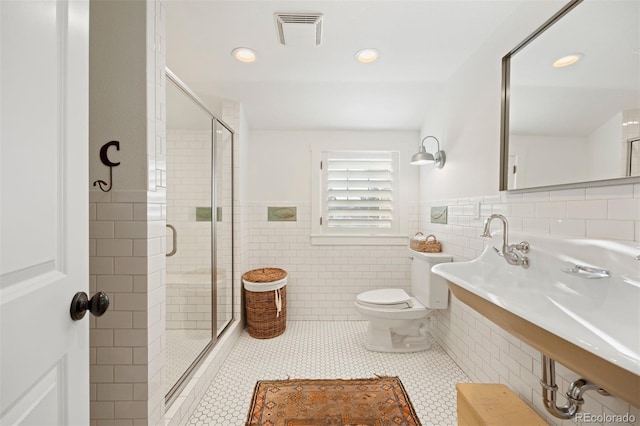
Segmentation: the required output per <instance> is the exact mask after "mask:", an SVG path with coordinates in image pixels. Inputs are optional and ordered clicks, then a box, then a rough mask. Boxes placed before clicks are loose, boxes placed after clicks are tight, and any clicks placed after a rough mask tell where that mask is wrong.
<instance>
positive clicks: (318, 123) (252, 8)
mask: <svg viewBox="0 0 640 426" xmlns="http://www.w3.org/2000/svg"><path fill="white" fill-rule="evenodd" d="M523 1H527V0H505V1H498V0H488V1H482V0H470V1H459V0H444V1H433V0H422V1H419V0H414V1H402V0H393V1H391V0H388V1H383V0H373V1H364V0H360V1H347V0H341V1H327V0H324V1H306V0H297V1H270V0H261V1H243V0H235V1H217V0H207V1H205V0H202V1H196V0H169V2H168V6H167V65H168V67H169V68H170V69H171V70H172V71H173V72H174V73H175V74H177V75H178V76H179V77H180V79H182V80H183V81H184V82H185V83H186V84H187V85H188V86H189V87H190V88H191V89H192V90H193V91H194V92H195V93H197V94H198V96H199V97H200V98H202V99H203V100H204V101H205V103H207V104H209V105H211V106H212V108H214V109H215V108H216V105H219V104H220V102H221V100H222V99H229V100H233V101H238V102H241V103H242V105H243V108H244V110H245V113H246V116H247V119H248V122H249V126H250V127H251V128H254V129H279V130H282V129H286V130H301V129H409V130H418V129H420V127H421V125H422V124H423V122H424V120H425V115H426V111H427V107H428V105H429V103H430V102H433V101H434V99H435V98H436V97H437V96H438V91H439V90H441V88H442V84H443V83H444V82H446V81H447V80H448V79H449V78H450V77H451V75H452V74H453V73H454V72H455V71H456V70H457V69H458V68H459V67H460V66H461V65H462V64H463V63H464V62H465V60H466V59H467V58H469V56H470V55H471V54H472V53H473V52H475V51H476V50H477V49H478V48H479V47H480V46H481V44H482V43H483V42H484V41H485V40H486V39H487V38H488V37H489V36H490V35H491V33H492V31H493V30H494V29H495V28H497V27H499V26H500V25H501V24H502V23H503V22H504V20H505V19H507V17H508V16H509V15H510V14H511V13H513V12H514V11H515V10H516V8H517V7H518V6H519V5H520V3H522V2H523ZM275 12H319V13H322V14H323V42H322V45H321V46H317V47H316V46H314V45H313V43H312V42H311V41H309V43H308V45H307V46H282V45H281V44H279V42H278V39H277V35H276V25H275V23H274V18H273V14H274V13H275ZM297 44H300V43H297ZM239 46H243V47H250V48H252V49H254V50H255V51H256V52H257V55H258V59H257V60H256V61H255V62H254V63H251V64H243V63H240V62H237V61H236V60H235V59H233V58H232V57H231V51H232V50H233V49H234V48H236V47H239ZM365 47H374V48H376V49H378V50H379V51H380V58H379V59H378V61H376V62H373V63H370V64H361V63H358V62H357V61H355V59H354V54H355V52H356V51H357V50H359V49H362V48H365ZM505 53H506V52H505ZM498 60H499V59H498Z"/></svg>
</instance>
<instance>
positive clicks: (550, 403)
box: [540, 354, 606, 419]
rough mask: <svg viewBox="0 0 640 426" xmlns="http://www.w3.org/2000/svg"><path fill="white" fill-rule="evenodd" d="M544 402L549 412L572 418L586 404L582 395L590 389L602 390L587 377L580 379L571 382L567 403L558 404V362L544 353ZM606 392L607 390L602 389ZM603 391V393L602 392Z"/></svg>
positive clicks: (564, 417) (542, 382)
mask: <svg viewBox="0 0 640 426" xmlns="http://www.w3.org/2000/svg"><path fill="white" fill-rule="evenodd" d="M540 385H542V402H543V403H544V406H545V408H546V409H547V411H548V412H550V413H551V414H553V415H554V416H555V417H558V418H560V419H570V418H572V417H574V416H575V415H576V414H577V413H578V411H580V407H581V406H582V404H584V399H582V395H583V394H584V393H585V392H586V391H588V390H598V391H600V390H601V388H600V386H598V385H596V384H595V383H591V382H590V381H588V380H586V379H578V380H576V381H574V382H571V384H570V385H569V390H568V391H567V394H566V395H565V396H566V397H567V403H566V404H565V405H563V406H562V407H558V406H557V405H556V396H557V393H558V385H556V362H555V361H554V360H553V359H551V358H549V357H548V356H546V355H545V354H542V380H540ZM602 392H604V393H605V394H606V391H604V390H602ZM602 392H601V393H602Z"/></svg>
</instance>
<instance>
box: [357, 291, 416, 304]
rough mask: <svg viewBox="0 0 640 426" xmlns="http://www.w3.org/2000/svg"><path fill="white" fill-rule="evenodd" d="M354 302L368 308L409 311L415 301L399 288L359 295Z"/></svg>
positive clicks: (366, 292)
mask: <svg viewBox="0 0 640 426" xmlns="http://www.w3.org/2000/svg"><path fill="white" fill-rule="evenodd" d="M356 301H357V302H358V303H360V304H361V305H364V306H369V307H379V308H384V309H409V308H412V307H413V305H414V302H415V299H414V298H413V297H411V296H409V294H407V292H406V291H404V290H403V289H401V288H383V289H378V290H370V291H365V292H364V293H360V294H359V295H358V296H357V297H356Z"/></svg>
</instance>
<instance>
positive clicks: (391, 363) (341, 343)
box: [188, 321, 470, 426]
mask: <svg viewBox="0 0 640 426" xmlns="http://www.w3.org/2000/svg"><path fill="white" fill-rule="evenodd" d="M365 332H366V322H363V321H349V322H320V321H318V322H306V321H290V322H289V323H288V324H287V330H286V331H285V332H284V334H282V335H281V336H278V337H276V338H273V339H265V340H259V339H254V338H252V337H250V336H249V335H248V334H247V332H246V331H245V332H244V333H243V334H242V336H240V338H239V339H238V342H237V343H236V346H235V347H234V348H233V350H232V351H231V354H230V355H229V357H228V358H227V360H226V361H225V362H224V364H223V365H222V368H221V370H220V372H219V373H218V375H217V376H216V377H215V379H214V380H213V383H212V384H211V386H210V388H209V389H208V390H207V392H206V393H205V395H204V397H203V398H202V400H201V401H200V403H199V404H198V406H197V408H196V410H195V411H194V413H193V414H192V416H191V418H190V419H189V422H188V424H190V425H197V426H204V425H216V426H217V425H220V426H230V425H244V422H245V420H246V416H247V412H248V410H249V404H250V402H251V395H252V393H253V388H254V386H255V383H256V381H258V380H267V379H286V378H288V377H290V378H299V379H331V378H341V379H349V378H364V377H374V376H375V375H376V374H377V375H388V376H399V377H400V379H401V380H402V383H403V385H404V386H405V389H406V390H407V392H408V394H409V397H410V398H411V402H412V403H413V406H414V407H415V409H416V411H417V413H418V416H419V418H420V421H421V422H422V424H423V425H425V426H427V425H438V426H441V425H455V424H456V395H455V384H456V383H457V382H464V381H470V380H469V378H468V377H467V376H466V375H465V374H464V373H463V372H462V370H460V369H459V368H458V366H457V365H456V364H455V363H454V362H453V361H452V360H451V358H449V356H448V355H447V354H446V352H445V351H444V350H443V349H442V348H441V347H440V346H438V345H437V344H436V343H434V344H433V346H432V348H431V349H430V350H428V351H424V352H419V353H410V354H390V353H378V352H370V351H367V350H366V349H365V348H364V346H363V343H362V342H363V340H364V335H365Z"/></svg>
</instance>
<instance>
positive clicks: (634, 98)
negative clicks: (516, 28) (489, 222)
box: [500, 0, 640, 191]
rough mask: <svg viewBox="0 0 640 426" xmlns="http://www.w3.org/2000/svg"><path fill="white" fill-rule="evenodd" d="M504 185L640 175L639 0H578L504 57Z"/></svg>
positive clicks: (603, 180)
mask: <svg viewBox="0 0 640 426" xmlns="http://www.w3.org/2000/svg"><path fill="white" fill-rule="evenodd" d="M501 121H502V123H501V150H500V153H501V159H500V190H501V191H502V190H528V189H530V190H533V189H540V188H543V187H545V188H546V187H556V186H559V185H562V186H567V185H570V186H576V185H578V184H581V185H582V186H584V184H588V185H607V184H614V183H619V182H620V183H621V181H624V182H626V181H632V182H640V171H639V170H638V169H639V168H638V166H637V164H638V161H639V160H638V158H637V156H638V142H637V141H638V138H639V137H640V2H639V1H637V0H608V1H602V0H573V1H571V2H569V3H568V4H567V5H565V7H564V8H562V9H561V10H560V11H559V12H558V13H556V14H555V15H554V16H553V17H551V19H549V20H548V21H547V22H545V23H544V24H543V25H542V26H541V27H540V28H539V29H538V30H536V31H535V32H534V33H533V34H531V35H530V36H529V37H527V39H525V40H524V41H523V42H522V43H520V44H519V45H518V46H516V47H515V48H514V49H513V50H512V51H511V52H509V53H508V54H507V55H505V56H504V57H503V58H502V120H501Z"/></svg>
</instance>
